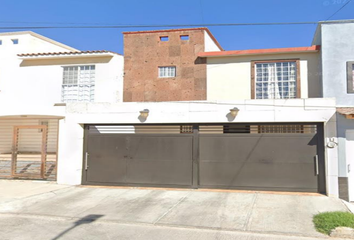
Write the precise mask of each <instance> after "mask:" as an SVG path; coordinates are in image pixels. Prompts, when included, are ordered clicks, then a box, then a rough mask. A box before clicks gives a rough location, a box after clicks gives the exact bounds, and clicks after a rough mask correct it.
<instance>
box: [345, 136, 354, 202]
mask: <svg viewBox="0 0 354 240" xmlns="http://www.w3.org/2000/svg"><path fill="white" fill-rule="evenodd" d="M345 135H346V139H347V141H346V146H345V149H346V160H347V171H348V185H349V186H348V187H349V201H351V202H352V201H354V130H347V131H346V134H345Z"/></svg>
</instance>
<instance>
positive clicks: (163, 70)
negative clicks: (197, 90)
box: [159, 67, 176, 78]
mask: <svg viewBox="0 0 354 240" xmlns="http://www.w3.org/2000/svg"><path fill="white" fill-rule="evenodd" d="M168 77H176V67H159V78H168Z"/></svg>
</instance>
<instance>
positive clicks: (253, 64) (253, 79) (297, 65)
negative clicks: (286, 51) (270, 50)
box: [251, 58, 301, 99]
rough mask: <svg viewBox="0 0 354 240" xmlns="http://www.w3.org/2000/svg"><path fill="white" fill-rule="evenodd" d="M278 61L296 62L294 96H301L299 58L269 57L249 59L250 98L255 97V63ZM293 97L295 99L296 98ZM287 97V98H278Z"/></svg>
mask: <svg viewBox="0 0 354 240" xmlns="http://www.w3.org/2000/svg"><path fill="white" fill-rule="evenodd" d="M279 62H295V63H296V98H301V78H300V59H299V58H292V59H269V60H252V61H251V99H256V88H255V86H256V78H255V71H256V64H258V63H279ZM296 98H295V99H296ZM279 99H288V98H279ZM289 99H293V98H289Z"/></svg>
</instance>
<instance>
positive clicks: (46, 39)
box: [0, 31, 79, 51]
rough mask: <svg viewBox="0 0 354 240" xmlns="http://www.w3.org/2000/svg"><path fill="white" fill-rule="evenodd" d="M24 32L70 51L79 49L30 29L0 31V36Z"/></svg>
mask: <svg viewBox="0 0 354 240" xmlns="http://www.w3.org/2000/svg"><path fill="white" fill-rule="evenodd" d="M25 34H30V35H31V36H33V37H36V38H39V39H41V40H43V41H46V42H49V43H51V44H54V45H57V46H59V47H62V48H65V49H67V50H70V51H79V50H78V49H76V48H73V47H70V46H68V45H66V44H63V43H60V42H58V41H55V40H53V39H51V38H48V37H45V36H43V35H40V34H38V33H35V32H32V31H20V32H4V33H0V36H12V35H25Z"/></svg>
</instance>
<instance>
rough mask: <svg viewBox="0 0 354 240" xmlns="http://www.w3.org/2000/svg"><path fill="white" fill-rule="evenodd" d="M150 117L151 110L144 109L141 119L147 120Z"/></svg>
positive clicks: (141, 112)
mask: <svg viewBox="0 0 354 240" xmlns="http://www.w3.org/2000/svg"><path fill="white" fill-rule="evenodd" d="M148 116H149V109H144V110H142V111H140V117H141V118H147V117H148Z"/></svg>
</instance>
